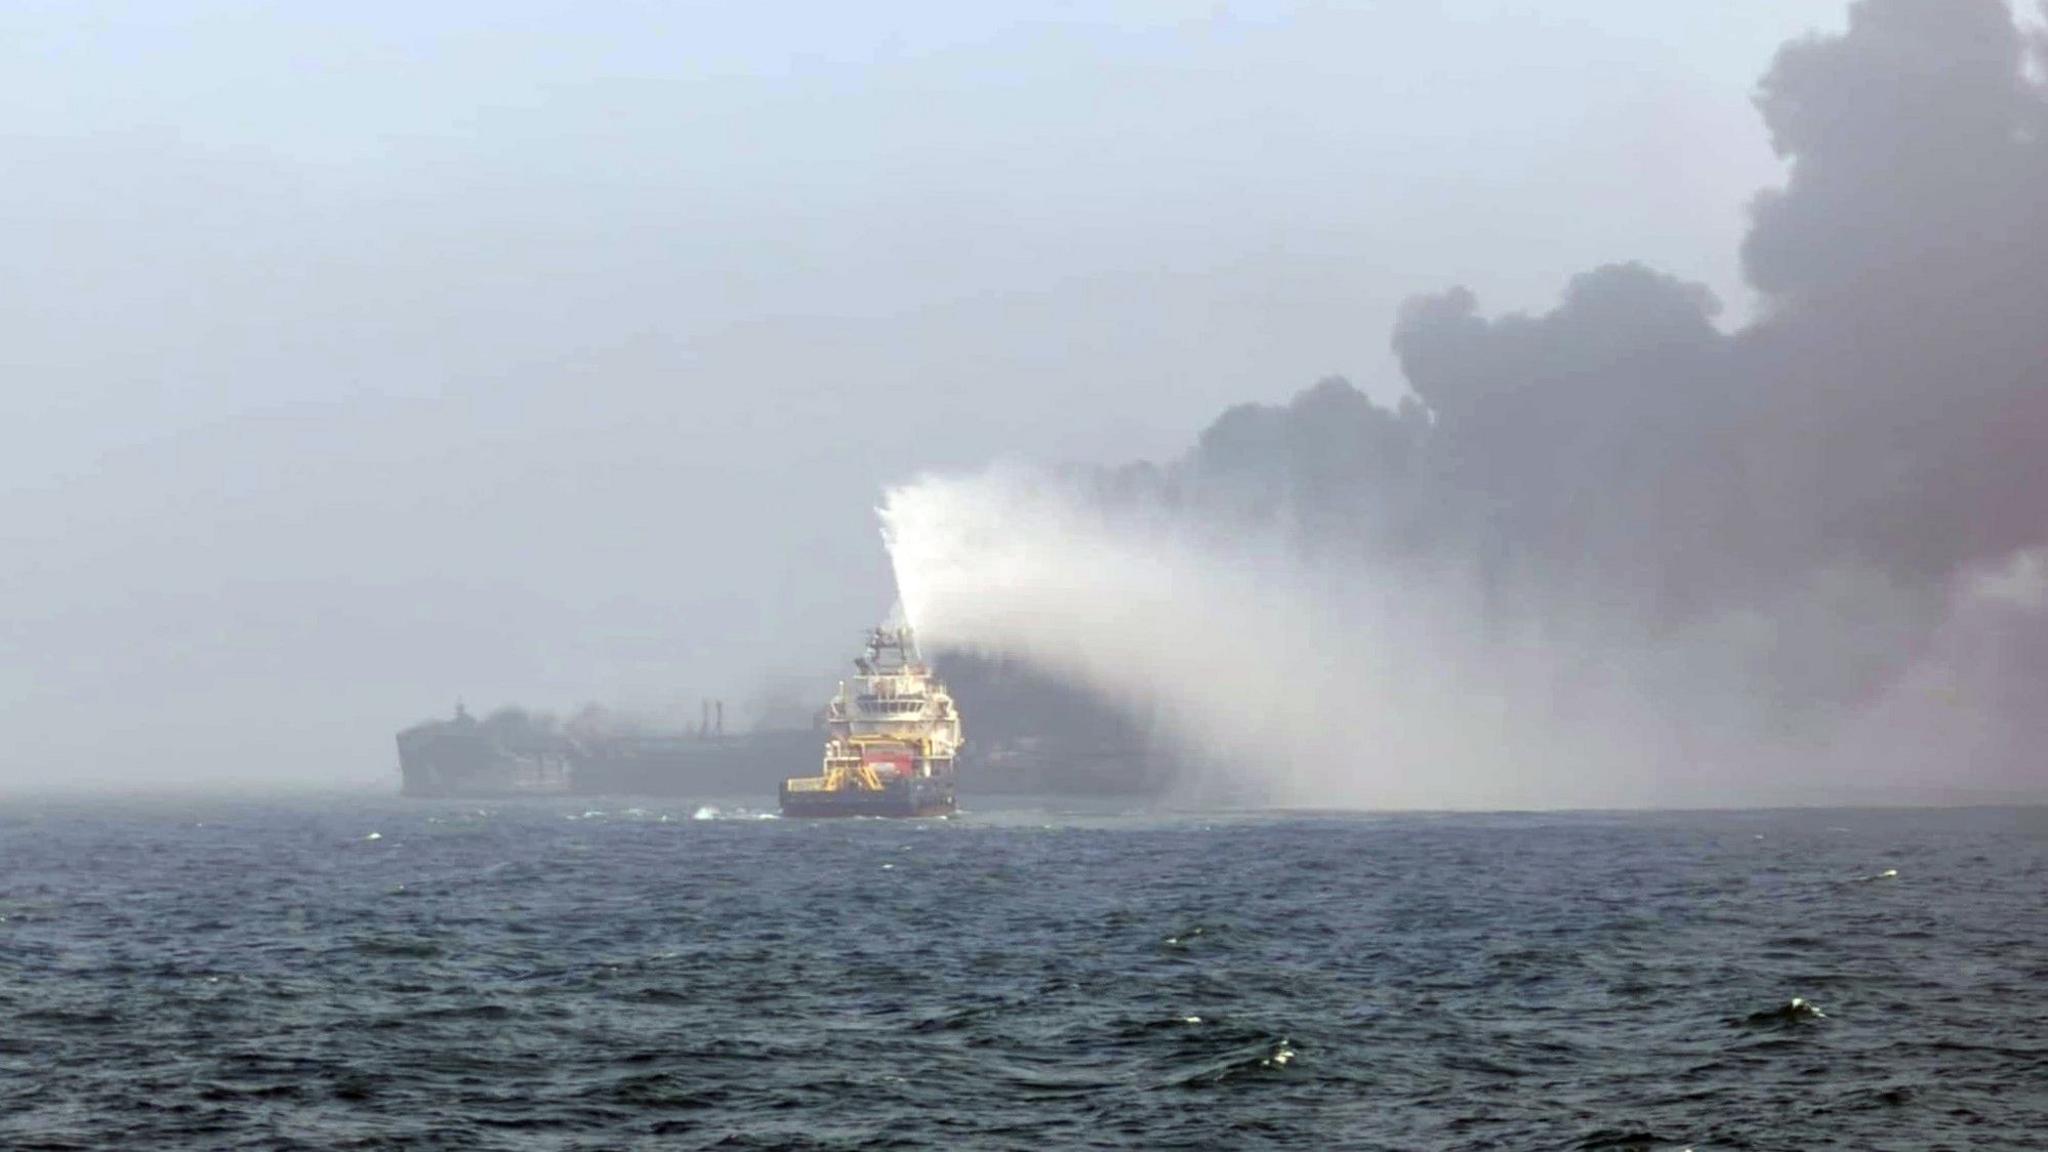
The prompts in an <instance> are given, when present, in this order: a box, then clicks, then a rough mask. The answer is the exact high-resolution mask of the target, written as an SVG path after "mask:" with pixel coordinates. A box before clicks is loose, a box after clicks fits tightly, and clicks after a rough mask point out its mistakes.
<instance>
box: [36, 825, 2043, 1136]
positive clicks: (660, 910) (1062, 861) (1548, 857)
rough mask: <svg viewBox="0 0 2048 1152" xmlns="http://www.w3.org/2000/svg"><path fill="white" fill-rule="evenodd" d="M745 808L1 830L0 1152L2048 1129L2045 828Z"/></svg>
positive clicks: (2021, 1132) (2012, 1132)
mask: <svg viewBox="0 0 2048 1152" xmlns="http://www.w3.org/2000/svg"><path fill="white" fill-rule="evenodd" d="M714 815H718V816H725V815H727V813H714V812H713V811H711V810H704V811H702V812H698V811H695V810H693V807H692V806H682V807H671V808H661V807H656V806H653V805H652V804H649V806H648V807H646V808H645V809H644V810H631V811H627V810H620V809H617V808H612V809H610V810H608V811H606V812H603V813H598V812H586V811H585V810H584V805H582V804H574V805H571V804H569V803H566V802H565V803H532V804H507V805H484V806H479V805H476V804H467V805H464V804H424V803H422V804H405V803H402V802H398V801H364V800H360V799H352V800H325V801H313V800H294V801H288V802H283V801H281V802H272V803H264V804H250V803H242V804H237V803H232V802H227V801H219V802H200V801H185V802H179V803H174V804H172V803H155V804H149V803H142V802H136V801H125V802H102V803H97V804H92V803H86V802H81V801H69V802H61V803H60V802H31V801H17V802H15V803H13V804H10V805H8V806H5V807H0V918H4V919H0V1145H4V1146H6V1147H9V1148H17V1149H28V1148H105V1147H127V1148H153V1149H163V1148H218V1147H260V1148H276V1147H294V1146H296V1147H319V1148H345V1147H389V1146H407V1147H445V1148H614V1147H661V1148H679V1149H687V1148H713V1147H717V1148H856V1147H860V1148H867V1147H873V1148H944V1149H968V1148H1081V1147H1086V1148H1130V1149H1159V1148H1232V1149H1235V1148H1304V1149H1324V1148H1390V1149H1391V1148H1501V1149H1526V1148H1584V1149H1595V1148H1600V1149H1621V1148H1637V1147H1641V1148H1670V1149H1678V1148H1694V1149H1698V1150H1700V1152H1706V1150H1707V1149H1720V1148H1750V1149H1814V1148H1858V1149H1865V1148H1897V1149H1925V1148H1936V1147H1956V1148H1962V1147H1971V1148H1987V1147H2006V1148H2039V1147H2042V1146H2043V1140H2044V1133H2048V912H2044V904H2043V901H2044V893H2048V812H2044V811H2042V810H2006V811H1953V812H1778V813H1752V814H1684V815H1671V814H1667V815H1625V816H1624V815H1614V816H1540V817H1539V816H1512V817H1509V816H1501V817H1392V818H1369V817H1289V816H1269V817H1258V818H1246V817H1240V818H1230V819H1225V818H1215V817H1203V816H1159V815H1149V816H1148V815H1118V814H1113V813H1101V812H1097V813H1094V814H1076V813H1073V812H1063V811H1061V810H1059V809H1058V807H1057V806H1048V807H1045V808H1043V809H1019V808H1012V809H1007V810H1000V811H992V812H985V813H980V814H970V815H967V816H964V817H962V818H959V819H956V820H952V821H933V822H919V823H895V822H887V821H862V822H853V823H798V822H790V821H779V820H766V819H764V820H757V819H747V818H737V819H734V818H717V819H693V818H692V817H693V816H705V817H710V816H714ZM732 815H738V816H741V817H744V815H745V814H744V813H734V814H732ZM373 834H374V835H373ZM1794 997H1798V998H1800V999H1801V1003H1800V1004H1799V1005H1798V1006H1797V1007H1794V1006H1793V1005H1792V1003H1791V1002H1792V999H1793V998H1794Z"/></svg>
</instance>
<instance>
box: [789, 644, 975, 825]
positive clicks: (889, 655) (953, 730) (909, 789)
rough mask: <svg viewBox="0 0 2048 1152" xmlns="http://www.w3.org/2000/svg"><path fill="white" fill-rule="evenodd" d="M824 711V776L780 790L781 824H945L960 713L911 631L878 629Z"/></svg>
mask: <svg viewBox="0 0 2048 1152" xmlns="http://www.w3.org/2000/svg"><path fill="white" fill-rule="evenodd" d="M853 664H854V667H855V668H857V669H859V671H860V675H859V676H856V677H854V678H853V679H852V680H842V681H840V684H839V691H838V694H837V695H835V696H834V697H833V698H832V703H831V704H830V705H829V706H827V708H826V710H825V725H826V731H827V739H826V741H825V758H824V768H823V770H822V771H821V772H820V773H819V774H818V775H816V776H792V777H790V778H789V779H787V780H784V781H783V782H782V793H781V794H782V814H783V815H784V816H948V815H951V814H952V813H953V811H954V809H955V804H954V798H953V784H954V780H955V775H954V768H953V761H954V757H955V755H956V754H957V753H958V752H959V750H960V712H959V710H958V709H957V708H955V707H954V706H953V697H952V696H950V695H948V694H947V692H946V686H945V685H943V684H941V683H939V681H938V680H937V679H935V678H934V677H933V676H932V671H931V668H930V667H929V666H928V665H926V664H925V663H924V661H923V660H922V659H921V658H920V657H919V656H918V653H917V645H916V643H915V641H914V640H913V639H912V637H911V633H910V629H908V628H876V629H874V630H873V631H872V632H869V633H868V638H867V647H866V651H865V652H863V653H862V655H861V656H860V658H859V659H856V660H855V661H854V662H853Z"/></svg>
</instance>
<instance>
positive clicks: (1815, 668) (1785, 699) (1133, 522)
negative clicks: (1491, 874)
mask: <svg viewBox="0 0 2048 1152" xmlns="http://www.w3.org/2000/svg"><path fill="white" fill-rule="evenodd" d="M2044 66H2048V53H2044V49H2043V46H2042V42H2041V40H2040V39H2039V37H2038V36H2035V35H2033V34H2032V33H2030V31H2029V29H2028V27H2027V26H2024V25H2022V24H2021V23H2020V22H2018V21H2017V20H2016V19H2015V16H2014V13H2013V12H2012V10H2011V9H2009V8H2008V7H2006V6H2005V5H2003V4H2001V3H1999V2H1997V0H1864V2H1861V3H1857V4H1855V5H1853V6H1852V7H1851V8H1850V16H1849V22H1848V27H1847V30H1846V31H1845V32H1843V33H1841V34H1839V35H1832V36H1824V37H1813V38H1808V39H1804V40H1800V41H1797V42H1794V43H1791V44H1788V45H1786V46H1785V47H1784V48H1783V49H1782V50H1781V51H1780V52H1779V54H1778V56H1777V58H1776V59H1775V61H1774V62H1773V63H1772V65H1771V66H1770V68H1769V70H1768V71H1767V73H1766V74H1765V75H1764V77H1763V79H1762V82H1761V84H1760V86H1759V88H1758V92H1757V101H1756V102H1757V107H1758V109H1759V111H1760V112H1761V114H1762V116H1763V118H1764V121H1765V124H1766V125H1767V127H1768V128H1769V130H1770V133H1771V138H1772V140H1773V143H1774V145H1775V147H1776V148H1777V149H1778V151H1779V152H1780V154H1781V155H1782V157H1783V158H1784V160H1785V162H1786V166H1787V178H1786V180H1785V183H1784V185H1783V186H1782V187H1780V188H1776V189H1771V190H1768V191H1765V192H1764V193H1762V194H1761V195H1759V196H1758V197H1757V198H1756V199H1755V201H1754V202H1753V204H1752V206H1751V215H1752V222H1751V227H1750V231H1749V234H1748V236H1747V239H1746V241H1745V243H1744V246H1743V252H1742V256H1743V264H1744V268H1745V273H1746V275H1747V278H1748V280H1749V282H1750V284H1751V285H1752V286H1753V287H1754V289H1755V290H1756V292H1757V293H1758V296H1759V300H1760V304H1761V307H1760V309H1759V312H1758V318H1757V319H1755V320H1754V321H1752V322H1750V323H1749V324H1747V325H1746V326H1744V327H1741V328H1739V329H1735V330H1732V331H1731V330H1727V329H1724V328H1723V327H1721V326H1718V325H1717V324H1716V322H1715V321H1716V316H1717V313H1718V307H1719V306H1718V303H1717V302H1716V301H1715V300H1714V298H1713V296H1712V294H1711V293H1709V292H1708V291H1707V290H1706V289H1705V288H1703V287H1701V286H1699V285H1696V284H1690V283H1687V282H1685V281H1683V280H1681V279H1679V278H1676V277H1673V276H1670V275H1667V274H1664V273H1662V272H1659V271H1656V270H1654V269H1651V268H1648V267H1644V266H1642V265H1640V264H1633V263H1622V264H1615V265H1611V266H1608V267H1603V268H1599V269H1596V270H1593V271H1590V272H1587V273H1584V274H1582V275H1580V276H1578V277H1576V278H1574V279H1573V280H1572V281H1571V283H1570V284H1569V285H1568V286H1567V287H1566V289H1565V291H1564V293H1563V297H1562V299H1561V301H1560V302H1559V303H1558V305H1557V306H1556V307H1555V308H1553V309H1552V310H1551V311H1549V312H1546V313H1543V314H1541V315H1519V314H1517V315H1506V316H1499V317H1492V318H1489V317H1488V316H1486V315H1484V314H1483V313H1482V311H1481V309H1480V306H1479V302H1478V301H1477V300H1476V299H1475V298H1474V297H1473V295H1472V294H1471V293H1470V292H1468V291H1465V290H1464V289H1452V290H1450V291H1447V292H1444V293H1442V294H1439V295H1435V296H1430V297H1425V298H1421V299H1417V300H1414V301H1411V302H1410V303H1409V305H1408V306H1407V307H1406V308H1405V309H1404V310H1403V312H1402V314H1401V316H1400V318H1399V320H1398V322H1397V324H1396V326H1395V330H1394V332H1393V337H1392V339H1393V347H1394V350H1395V352H1396V354H1397V355H1398V357H1399V360H1400V364H1401V367H1402V370H1403V373H1404V375H1405V377H1406V380H1407V383H1408V386H1409V389H1410V390H1411V392H1412V396H1411V397H1410V398H1408V399H1406V400H1404V401H1403V402H1402V403H1401V404H1399V405H1398V406H1396V407H1393V408H1388V407H1384V406H1381V405H1377V404H1375V403H1373V402H1372V401H1371V400H1370V399H1368V398H1367V397H1366V396H1364V395H1363V394H1361V393H1359V392H1358V391H1356V390H1355V389H1353V388H1351V387H1350V386H1349V385H1348V384H1346V383H1344V382H1343V381H1341V380H1331V381H1325V382H1323V383H1321V384H1318V385H1316V386H1315V387H1313V388H1311V389H1309V390H1308V391H1306V392H1303V393H1302V394H1301V395H1299V396H1297V397H1296V398H1295V399H1294V400H1293V401H1292V402H1290V403H1288V404H1286V405H1284V406H1278V407H1273V406H1259V405H1247V406H1243V407H1240V408H1236V409H1233V410H1231V411H1229V412H1227V413H1225V414H1223V416H1222V417H1221V418H1219V419H1218V420H1217V421H1216V422H1215V423H1214V424H1213V425H1212V426H1211V427H1210V428H1209V429H1208V430H1207V431H1205V432H1204V433H1203V434H1202V436H1201V438H1200V440H1199V442H1198V443H1197V444H1196V445H1195V446H1194V448H1193V449H1192V450H1191V451H1190V452H1189V453H1188V454H1187V455H1186V456H1185V457H1183V458H1182V459H1180V460H1177V461H1174V462H1172V463H1170V464H1168V465H1166V466H1164V467H1152V466H1148V465H1133V466H1131V467H1130V468H1127V469H1124V470H1121V471H1118V472H1114V473H1111V474H1107V475H1095V476H1089V477H1074V476H1053V475H1050V474H1045V473H1032V472H1029V471H1027V470H1019V469H998V470H992V471H990V472H988V473H986V474H984V475H980V476H973V477H954V478H929V479H926V480H922V481H919V482H916V483H913V484H909V485H906V486H904V487H901V488H898V489H896V490H894V491H892V492H890V493H889V494H888V496H887V500H886V506H885V508H884V511H883V515H884V522H885V531H886V533H887V536H888V539H889V542H890V546H891V550H892V557H893V559H894V562H895V566H896V572H897V578H898V582H899V588H900V591H901V593H902V595H903V598H904V603H905V606H906V609H907V610H908V612H909V613H910V616H911V618H912V620H913V622H914V623H915V624H916V625H917V626H918V627H919V628H920V629H923V630H924V631H925V632H926V634H927V636H928V638H929V639H931V640H932V641H934V642H936V643H940V644H950V645H955V646H959V647H965V648H971V649H976V650H981V651H986V652H992V653H1000V654H1004V655H1008V656H1013V657H1017V658H1021V659H1025V660H1029V661H1031V662H1033V663H1035V664H1037V665H1039V666H1041V667H1044V668H1047V669H1048V670H1052V671H1057V672H1060V673H1062V674H1065V675H1068V676H1072V677H1074V678H1076V679H1079V680H1081V681H1083V682H1086V683H1088V684H1090V685H1092V686H1094V687H1095V688H1097V689H1099V690H1101V691H1104V692H1106V693H1108V694H1109V695H1111V696H1113V697H1116V698H1118V699H1120V700H1122V701H1124V702H1126V703H1131V704H1138V703H1144V704H1146V705H1148V706H1150V707H1154V708H1158V709H1161V710H1162V713H1163V714H1164V715H1165V716H1167V717H1168V718H1169V719H1170V720H1171V727H1172V729H1173V730H1174V731H1176V732H1177V733H1179V734H1180V735H1181V736H1182V738H1183V740H1184V743H1185V744H1186V745H1187V747H1188V749H1189V750H1190V752H1191V763H1196V762H1199V763H1201V764H1203V765H1204V766H1205V769H1204V770H1205V771H1206V772H1207V773H1208V776H1207V777H1206V778H1207V779H1209V780H1212V781H1227V782H1229V783H1231V784H1233V785H1236V786H1241V787H1242V786H1250V787H1253V788H1255V789H1257V790H1258V792H1259V793H1260V794H1261V795H1263V796H1265V797H1267V798H1270V799H1277V800H1282V801H1289V802H1335V803H1348V804H1372V805H1426V806H1439V805H1442V806H1465V805H1495V804H1500V805H1522V804H1540V805H1551V804H1578V803H1695V802H1697V803H1713V802H1735V801H1749V802H1754V801H1759V800H1770V799H1858V798H1880V797H1879V796H1878V794H1877V793H1876V792H1873V791H1871V789H1879V790H1882V789H1885V788H1894V789H1895V788H1901V787H1913V788H1918V789H1921V790H1922V791H1923V792H1924V791H1925V790H1926V789H1929V788H1934V787H1949V788H1962V789H1968V788H2003V789H2008V790H2025V789H2029V788H2034V789H2038V788H2039V786H2040V785H2041V784H2042V783H2043V782H2044V773H2043V765H2042V762H2041V760H2040V754H2039V753H2037V752H2034V751H2032V749H2034V748H2039V747H2043V746H2048V723H2044V721H2043V720H2042V719H2041V717H2042V716H2043V715H2044V714H2048V603H2044V599H2048V597H2044V592H2043V585H2044V576H2043V572H2044V570H2048V547H2044V545H2048V96H2044V90H2043V87H2042V84H2041V82H2040V81H2039V80H2038V79H2037V78H2036V77H2038V76H2039V75H2040V70H2041V69H2042V68H2043V67H2044ZM1194 753H1199V754H1200V755H1198V756H1197V755H1193V754H1194Z"/></svg>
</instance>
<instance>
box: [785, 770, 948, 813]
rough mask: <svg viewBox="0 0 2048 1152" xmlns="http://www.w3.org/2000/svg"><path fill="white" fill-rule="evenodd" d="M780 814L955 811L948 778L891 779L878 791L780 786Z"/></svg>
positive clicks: (786, 784)
mask: <svg viewBox="0 0 2048 1152" xmlns="http://www.w3.org/2000/svg"><path fill="white" fill-rule="evenodd" d="M781 800H782V814H783V815H784V816H791V817H796V818H798V819H813V818H825V817H833V816H893V817H915V816H951V815H952V814H953V813H954V811H955V810H956V805H955V802H954V799H953V783H952V781H950V780H937V779H932V778H913V779H901V780H892V781H890V782H889V783H888V784H887V785H885V786H884V787H882V788H881V789H880V790H879V791H869V790H865V789H840V790H837V791H822V790H808V791H807V790H800V789H792V788H791V787H790V786H789V784H788V783H787V782H785V783H784V784H783V785H782V795H781Z"/></svg>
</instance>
